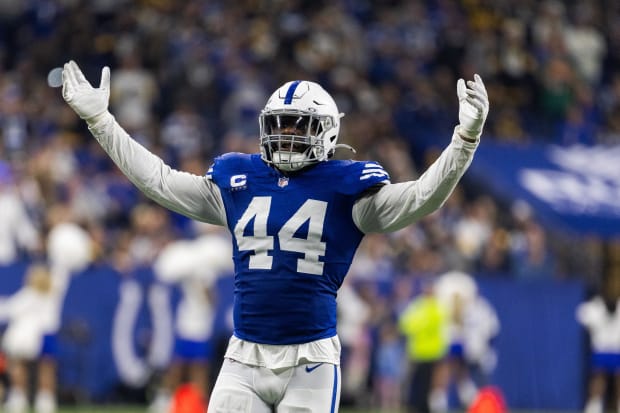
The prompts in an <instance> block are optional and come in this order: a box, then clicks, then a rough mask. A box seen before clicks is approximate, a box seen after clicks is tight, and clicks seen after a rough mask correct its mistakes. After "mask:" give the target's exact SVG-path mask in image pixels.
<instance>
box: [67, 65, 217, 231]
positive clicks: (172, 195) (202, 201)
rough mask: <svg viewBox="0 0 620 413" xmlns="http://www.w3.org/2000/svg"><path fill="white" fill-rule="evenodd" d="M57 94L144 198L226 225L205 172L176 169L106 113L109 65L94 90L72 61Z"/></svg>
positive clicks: (108, 91) (196, 217) (202, 219)
mask: <svg viewBox="0 0 620 413" xmlns="http://www.w3.org/2000/svg"><path fill="white" fill-rule="evenodd" d="M62 78H63V86H62V96H63V98H64V100H65V101H66V102H67V103H68V104H69V106H70V107H71V108H72V109H73V110H74V111H75V112H76V113H77V114H78V116H79V117H80V118H82V119H84V120H85V121H86V123H87V124H88V129H89V130H90V132H91V133H92V134H93V136H94V137H95V139H97V141H98V142H99V144H101V146H102V148H103V149H104V150H105V151H106V152H107V153H108V155H109V156H110V158H111V159H112V160H113V161H114V163H115V164H116V165H117V166H118V167H119V168H120V170H121V171H122V172H123V173H124V174H125V175H126V176H127V178H128V179H129V180H130V181H131V182H132V183H133V184H134V185H136V186H137V187H138V188H139V189H140V190H141V191H142V192H143V193H144V194H145V195H146V196H148V197H149V198H151V199H153V200H154V201H156V202H157V203H159V204H161V205H162V206H164V207H166V208H168V209H170V210H172V211H175V212H178V213H180V214H183V215H186V216H188V217H190V218H193V219H196V220H199V221H204V222H208V223H211V224H216V225H225V224H226V213H225V210H224V206H223V201H222V196H221V194H220V190H219V188H218V187H217V186H216V185H215V184H214V183H213V182H212V181H211V180H209V179H207V178H206V177H204V176H197V175H193V174H190V173H187V172H181V171H177V170H175V169H172V168H170V167H169V166H168V165H166V164H165V163H164V162H163V161H162V160H161V159H160V158H159V157H157V156H155V155H154V154H152V153H151V152H149V151H148V150H147V149H146V148H145V147H144V146H142V145H140V144H139V143H138V142H136V141H135V140H133V139H132V138H131V137H130V136H129V134H127V132H125V130H123V128H122V127H121V126H120V125H119V124H118V123H117V122H116V120H115V119H114V116H112V114H111V113H110V112H109V111H108V102H109V98H110V69H109V68H108V67H104V68H103V70H102V72H101V82H100V84H99V87H98V88H94V87H92V86H91V84H90V83H89V82H88V80H86V78H85V77H84V74H83V73H82V71H81V70H80V68H79V67H78V65H77V64H76V63H75V62H74V61H70V62H69V63H66V64H65V65H64V68H63V72H62Z"/></svg>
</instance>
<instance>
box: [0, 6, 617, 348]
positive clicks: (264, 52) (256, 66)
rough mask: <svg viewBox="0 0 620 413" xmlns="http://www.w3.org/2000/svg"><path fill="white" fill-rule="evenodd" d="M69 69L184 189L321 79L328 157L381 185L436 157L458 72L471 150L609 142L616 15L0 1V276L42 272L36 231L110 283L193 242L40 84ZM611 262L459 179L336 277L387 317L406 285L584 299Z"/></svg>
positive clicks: (595, 244) (604, 244)
mask: <svg viewBox="0 0 620 413" xmlns="http://www.w3.org/2000/svg"><path fill="white" fill-rule="evenodd" d="M69 59H74V60H76V61H77V62H78V64H79V65H80V66H81V67H82V68H83V70H84V71H85V73H86V75H87V77H88V79H89V80H90V81H91V82H92V83H94V84H98V82H99V76H100V69H101V67H102V66H103V65H109V66H110V67H111V69H112V85H111V88H112V90H111V112H112V113H113V114H114V115H115V116H116V118H117V120H118V121H119V123H120V124H121V125H122V126H123V127H124V128H125V129H126V130H127V131H128V132H129V133H130V135H131V136H132V137H133V138H134V139H136V140H138V141H139V142H141V143H142V144H144V145H145V146H147V147H148V148H149V149H150V150H152V151H154V152H155V153H157V154H158V155H160V156H161V157H162V158H164V159H165V160H166V162H167V163H168V164H170V165H171V166H173V167H175V168H177V169H181V170H185V171H188V172H192V173H195V174H198V175H202V174H204V173H205V172H206V171H207V169H208V167H209V165H210V163H211V160H212V159H213V157H214V156H217V155H218V154H220V153H223V152H227V151H241V152H256V151H257V150H258V137H257V132H258V124H257V117H258V114H259V112H260V110H261V109H262V107H263V105H264V103H265V101H266V99H267V97H268V96H269V94H270V93H271V92H272V91H273V90H275V88H277V87H278V86H279V85H281V84H282V83H284V82H285V81H288V80H290V79H312V80H316V81H318V82H319V83H321V84H322V85H323V86H324V87H325V88H326V90H328V91H329V92H330V93H331V94H332V95H333V96H334V97H335V99H336V101H337V103H338V105H339V108H340V110H341V111H342V112H345V113H346V116H345V118H344V121H343V130H342V134H341V138H340V142H344V143H347V144H350V145H352V146H353V147H355V148H356V149H357V151H358V152H357V155H355V157H356V159H373V160H377V161H379V162H380V163H382V164H383V166H384V167H385V169H386V170H388V171H389V173H390V175H391V178H392V181H401V180H407V179H415V178H416V177H417V176H418V175H419V174H420V173H422V172H423V171H424V170H425V168H426V166H427V165H428V164H429V163H430V162H432V160H433V159H435V158H436V156H437V155H438V151H439V150H440V149H441V148H442V147H444V146H445V144H446V143H447V142H448V140H449V139H450V137H451V134H452V130H453V127H454V125H455V124H456V122H457V112H458V102H457V99H456V80H457V79H458V78H459V77H466V78H471V76H472V75H473V73H479V74H480V75H481V76H482V78H483V79H484V80H485V83H486V85H487V88H488V90H489V95H490V101H491V115H490V116H489V121H488V124H487V127H486V129H485V132H484V134H483V138H482V139H483V144H484V140H498V141H506V142H513V143H514V144H519V145H526V144H528V143H529V142H536V141H543V142H548V143H556V144H560V145H569V144H575V143H582V144H617V143H618V142H620V70H618V67H620V3H619V2H617V1H615V0H596V1H591V0H588V1H585V0H584V1H565V2H563V1H558V0H543V1H538V0H519V1H513V0H419V1H398V0H386V1H380V2H379V1H375V2H373V1H368V0H355V1H354V0H338V1H304V0H297V1H282V0H245V1H222V0H210V1H207V0H194V1H184V2H176V1H172V0H142V1H129V0H92V1H80V0H36V1H35V0H33V1H21V0H5V1H0V210H1V211H2V213H1V214H0V264H3V265H4V264H9V263H11V262H14V261H16V260H20V259H26V260H32V259H38V258H41V257H42V256H43V255H44V254H45V252H44V248H43V244H44V241H43V240H44V239H45V237H46V236H47V233H48V231H49V230H50V228H52V227H53V226H54V225H56V224H57V223H59V222H65V221H72V222H77V223H79V224H80V225H81V226H82V227H84V228H86V229H87V230H88V232H89V233H90V236H91V237H92V238H93V240H94V244H95V245H96V251H97V258H98V259H99V260H105V261H107V262H109V263H111V264H112V265H113V266H115V267H116V268H118V269H119V270H121V271H125V270H128V269H131V268H133V267H136V266H142V265H150V264H151V263H152V262H153V261H154V259H155V258H156V257H157V255H158V253H159V252H160V251H161V249H162V248H163V247H164V246H165V245H167V244H168V243H169V242H171V241H172V240H175V239H179V238H191V237H195V236H197V235H198V232H197V230H196V228H195V226H194V225H192V223H191V222H190V221H189V220H188V219H185V218H183V217H180V216H178V215H176V214H174V213H171V212H168V211H167V210H165V209H163V208H161V207H159V206H156V205H154V204H153V203H151V202H150V201H149V200H147V199H146V198H145V197H144V196H143V195H141V194H140V193H139V192H138V191H137V190H136V189H135V188H134V187H133V186H132V184H131V183H130V182H129V181H128V180H127V179H126V178H125V177H124V176H122V175H121V174H120V172H119V171H118V170H117V169H116V167H115V166H114V165H113V164H112V163H111V161H110V160H109V159H108V157H107V156H105V154H104V153H103V151H102V150H101V149H100V148H99V146H98V144H97V143H96V142H95V141H94V139H92V138H91V136H90V134H89V133H88V131H87V130H86V128H85V126H84V125H83V123H82V122H80V121H79V120H78V118H77V117H76V116H75V115H74V113H73V112H72V111H71V109H69V108H68V106H67V105H65V104H64V102H63V101H62V99H61V96H60V90H59V89H56V88H52V87H50V84H51V85H53V84H54V81H55V79H54V76H53V73H52V75H50V78H49V79H48V74H49V73H50V71H52V69H54V68H55V67H59V66H62V64H63V63H64V62H66V61H68V60H69ZM56 74H57V73H56ZM56 80H57V79H56ZM348 155H349V154H342V156H348ZM339 156H340V155H339ZM474 162H475V161H474ZM619 248H620V242H617V241H613V240H612V241H609V240H602V239H599V238H597V237H584V238H582V239H578V240H572V239H568V237H566V236H564V235H563V234H558V233H556V232H555V231H554V230H553V229H552V228H543V226H542V225H541V224H540V223H539V222H538V220H537V217H536V213H535V211H534V210H532V209H531V208H530V207H529V206H528V205H527V204H524V203H516V204H513V205H506V204H505V203H503V202H502V201H501V200H499V199H496V198H494V197H493V196H491V195H489V193H487V192H486V191H485V190H484V188H481V187H480V186H479V185H477V184H476V183H475V182H471V181H468V179H467V177H466V178H465V180H464V182H463V184H462V185H460V186H459V187H458V188H457V190H456V191H455V193H454V195H453V196H452V197H451V198H450V200H449V201H448V202H447V204H446V205H445V206H444V207H443V208H442V209H441V210H440V211H439V212H437V213H435V214H433V215H432V216H430V217H428V218H426V219H424V220H423V221H421V222H419V224H417V225H414V226H411V227H409V228H407V229H405V230H402V231H399V232H398V233H395V234H392V235H389V236H386V235H371V236H369V237H367V239H365V241H364V243H363V244H362V246H361V249H360V250H359V252H358V254H357V257H356V260H355V262H354V265H353V267H352V268H351V272H350V278H351V280H352V281H353V282H354V283H355V284H356V286H358V287H359V286H362V287H361V288H360V290H361V291H360V293H361V296H362V297H364V298H365V299H366V300H368V301H370V302H373V300H377V298H375V295H376V294H375V293H374V292H372V291H365V290H364V289H363V286H364V285H365V284H364V281H367V280H369V281H379V282H380V281H385V280H391V284H392V285H393V288H392V290H391V292H390V294H392V295H393V297H391V299H390V300H389V301H388V302H389V303H390V305H391V306H394V307H399V306H400V307H399V309H400V310H402V309H403V308H404V307H405V304H406V303H407V301H408V299H409V298H410V296H411V289H410V287H409V286H410V285H411V281H412V280H414V279H417V278H423V277H425V276H428V275H433V274H439V273H443V272H446V271H448V270H461V271H466V272H469V273H473V274H477V275H491V276H500V277H512V278H523V279H535V278H544V277H546V278H558V279H566V278H579V279H582V280H584V281H585V282H586V283H587V284H588V286H589V287H591V288H592V289H595V288H597V287H598V286H600V285H601V283H602V278H603V274H604V273H606V272H614V273H618V274H620V262H616V261H617V260H616V261H614V259H613V257H618V256H620V255H619V254H617V253H616V251H618V249H619ZM371 307H372V306H371ZM374 308H382V307H381V306H374ZM375 316H376V315H375ZM393 333H394V332H393V331H391V330H389V329H388V328H386V329H385V331H382V334H385V335H386V337H388V338H389V337H390V334H393Z"/></svg>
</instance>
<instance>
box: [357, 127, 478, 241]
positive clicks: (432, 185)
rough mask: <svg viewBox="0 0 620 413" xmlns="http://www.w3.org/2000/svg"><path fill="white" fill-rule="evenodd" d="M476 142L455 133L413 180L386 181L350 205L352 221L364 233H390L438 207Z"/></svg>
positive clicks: (463, 167) (469, 157) (466, 164)
mask: <svg viewBox="0 0 620 413" xmlns="http://www.w3.org/2000/svg"><path fill="white" fill-rule="evenodd" d="M477 146H478V142H465V141H464V140H463V139H461V138H460V137H459V136H458V134H457V133H456V132H455V133H454V134H453V135H452V141H451V143H450V145H448V147H447V148H446V149H445V150H444V151H443V152H442V154H441V155H440V156H439V158H437V160H436V161H435V162H434V163H433V164H432V165H431V166H430V167H429V168H428V169H427V170H426V172H425V173H424V174H423V175H422V176H421V177H420V178H419V179H418V180H415V181H408V182H402V183H395V184H387V185H384V186H383V187H381V189H380V190H379V191H378V192H377V193H375V194H373V195H369V196H365V197H361V198H360V199H358V200H357V201H356V203H355V205H354V206H353V220H354V222H355V224H356V225H357V227H358V228H359V229H360V230H361V231H362V232H364V233H371V232H392V231H397V230H399V229H401V228H404V227H406V226H408V225H410V224H412V223H413V222H415V221H417V220H418V219H420V218H422V217H424V216H425V215H428V214H430V213H432V212H434V211H436V210H437V209H439V208H440V207H441V206H442V205H443V204H444V203H445V202H446V200H447V199H448V197H449V196H450V194H451V193H452V191H453V190H454V188H455V187H456V184H457V183H458V181H459V180H460V179H461V177H462V176H463V174H464V173H465V171H466V170H467V168H468V167H469V165H470V164H471V161H472V159H473V155H474V152H475V150H476V148H477Z"/></svg>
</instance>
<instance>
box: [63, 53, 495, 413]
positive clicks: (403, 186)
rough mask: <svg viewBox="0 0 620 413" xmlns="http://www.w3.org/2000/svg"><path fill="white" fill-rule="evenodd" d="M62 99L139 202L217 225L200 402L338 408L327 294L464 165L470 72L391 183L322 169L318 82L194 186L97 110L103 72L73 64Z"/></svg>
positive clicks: (352, 165) (284, 102) (479, 120)
mask: <svg viewBox="0 0 620 413" xmlns="http://www.w3.org/2000/svg"><path fill="white" fill-rule="evenodd" d="M62 96H63V98H64V99H65V101H66V102H67V103H68V104H69V106H70V107H71V108H72V109H73V110H74V111H75V112H76V113H77V114H78V115H79V116H80V118H82V119H84V120H85V121H86V123H87V124H88V128H89V130H90V131H91V133H92V134H93V136H94V137H95V139H96V140H97V141H98V142H99V143H100V144H101V146H102V147H103V148H104V150H105V151H106V152H107V153H108V155H109V156H110V157H111V158H112V160H113V161H114V162H115V163H116V164H117V165H118V167H119V168H120V169H121V170H122V171H123V173H124V174H125V175H126V176H127V177H128V178H129V179H130V180H131V182H133V183H134V184H135V185H136V186H137V187H138V188H139V189H140V190H142V191H143V192H144V193H145V194H146V195H147V196H149V197H150V198H152V199H153V200H155V201H156V202H158V203H160V204H161V205H162V206H164V207H166V208H169V209H171V210H173V211H176V212H178V213H180V214H183V215H186V216H188V217H190V218H193V219H196V220H199V221H204V222H208V223H211V224H215V225H223V226H226V227H228V229H229V230H230V232H231V233H232V236H233V261H234V264H235V294H234V310H233V318H234V333H233V336H232V337H231V339H230V342H229V345H228V349H227V351H226V354H225V361H224V363H223V365H222V368H221V370H220V373H219V376H218V379H217V381H216V384H215V386H214V389H213V392H212V394H211V398H210V402H209V411H217V412H246V413H269V412H291V411H304V412H321V413H323V412H326V411H329V412H337V411H338V403H339V395H340V382H339V381H340V368H339V359H340V343H339V341H338V336H337V334H336V293H337V290H338V288H339V286H340V285H341V283H342V280H343V278H344V276H345V275H346V273H347V271H348V269H349V266H350V264H351V261H352V259H353V256H354V254H355V251H356V249H357V247H358V245H359V243H360V241H361V239H362V238H363V236H364V234H367V233H371V232H390V231H396V230H398V229H401V228H403V227H405V226H407V225H409V224H411V223H413V222H415V221H417V220H418V219H420V218H421V217H423V216H425V215H427V214H429V213H431V212H433V211H435V210H437V209H438V208H439V207H440V206H441V205H442V204H443V203H444V202H445V201H446V199H447V198H448V196H449V195H450V194H451V192H452V190H453V189H454V187H455V186H456V184H457V183H458V181H459V179H460V178H461V176H462V175H463V173H464V172H465V170H466V169H467V167H468V166H469V164H470V163H471V161H472V158H473V154H474V152H475V149H476V147H477V145H478V142H479V139H480V135H481V133H482V128H483V126H484V122H485V120H486V117H487V114H488V109H489V103H488V97H487V92H486V89H485V87H484V84H483V82H482V79H481V78H480V76H478V75H475V76H474V80H473V81H468V82H465V81H464V80H463V79H459V81H458V82H457V96H458V99H459V104H460V105H459V125H458V126H456V128H455V130H454V134H453V136H452V140H451V143H450V144H449V145H448V147H447V148H446V149H445V150H444V151H443V153H442V154H441V156H440V157H439V158H438V159H437V160H436V161H435V162H434V163H433V165H431V166H430V167H429V168H428V170H427V171H426V172H425V173H424V174H423V175H422V176H421V177H420V178H419V179H418V180H416V181H409V182H402V183H393V184H392V183H390V181H389V175H388V173H387V172H386V171H385V170H384V169H383V168H382V167H381V165H379V164H378V163H376V162H368V161H341V160H333V159H332V160H330V158H331V157H332V156H333V154H334V152H335V150H336V148H337V147H338V144H337V142H338V132H339V130H340V119H341V117H342V114H341V113H340V112H339V111H338V109H337V107H336V104H335V102H334V100H333V99H332V97H331V96H330V95H329V94H328V93H327V92H326V91H325V90H324V89H323V88H322V87H321V86H320V85H318V84H317V83H314V82H310V81H299V80H296V81H292V82H287V83H286V84H285V85H283V86H282V87H280V88H279V89H278V90H276V91H275V92H274V93H273V95H272V96H271V97H270V98H269V100H268V101H267V103H266V105H265V108H264V109H263V111H262V112H261V114H260V117H259V121H260V140H259V148H260V153H256V154H241V153H228V154H225V155H223V156H220V157H218V158H216V159H215V162H214V164H213V166H212V167H211V168H210V169H209V171H208V173H207V174H206V176H197V175H192V174H189V173H186V172H182V171H177V170H174V169H172V168H170V167H169V166H167V165H166V164H165V163H164V162H163V161H162V160H161V159H160V158H159V157H157V156H155V155H154V154H152V153H150V152H149V151H148V150H147V149H146V148H144V147H143V146H141V145H140V144H138V143H137V142H136V141H134V140H133V139H132V138H131V137H130V136H129V135H128V134H127V133H126V132H125V131H124V130H123V129H122V127H121V126H120V125H119V124H118V123H117V122H116V120H115V119H114V117H113V116H112V114H111V113H110V112H109V111H108V100H109V96H110V69H109V68H108V67H104V68H103V70H102V73H101V81H100V85H99V87H98V88H93V87H92V86H91V84H90V83H89V82H88V80H86V78H85V77H84V75H83V73H82V72H81V70H80V69H79V67H78V66H77V64H76V63H75V62H74V61H70V62H68V63H66V64H65V65H64V69H63V89H62Z"/></svg>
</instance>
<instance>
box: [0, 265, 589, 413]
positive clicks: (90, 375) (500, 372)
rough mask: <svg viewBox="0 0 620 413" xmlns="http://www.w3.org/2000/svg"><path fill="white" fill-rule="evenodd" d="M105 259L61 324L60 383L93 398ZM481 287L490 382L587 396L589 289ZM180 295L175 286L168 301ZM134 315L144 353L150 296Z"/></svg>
mask: <svg viewBox="0 0 620 413" xmlns="http://www.w3.org/2000/svg"><path fill="white" fill-rule="evenodd" d="M25 268H26V264H24V263H19V264H15V265H12V266H10V267H0V295H3V296H5V295H8V294H11V293H12V292H14V291H16V290H17V289H18V288H19V287H20V285H21V283H22V280H23V274H24V271H25ZM129 278H131V279H133V280H135V281H136V282H137V283H138V285H139V286H140V287H141V288H142V289H143V290H144V294H143V296H144V297H146V290H147V289H148V287H149V286H150V285H152V283H153V282H154V280H153V276H152V273H151V271H150V269H148V268H143V269H141V270H139V271H136V272H135V273H134V274H132V275H131V276H130V277H129ZM127 279H128V278H127V276H122V275H121V274H119V273H117V272H116V271H114V270H113V269H111V268H109V267H106V266H99V267H91V268H89V269H88V270H86V271H85V272H83V273H82V274H78V275H76V276H75V277H74V278H73V280H72V283H71V285H70V287H69V290H68V292H67V297H66V301H65V307H64V310H63V326H62V329H61V332H60V334H59V343H58V344H59V348H58V350H59V364H60V366H61V369H60V372H59V374H60V385H61V388H62V389H63V391H65V392H70V393H72V394H80V395H82V397H83V398H84V399H85V400H88V401H113V400H111V397H113V395H112V394H113V391H114V390H115V389H117V388H118V384H119V377H118V371H117V369H116V366H115V361H114V356H113V349H112V343H111V341H112V340H111V335H112V334H111V331H112V329H113V322H114V321H113V320H114V314H115V311H116V309H117V305H118V302H119V288H120V286H121V283H123V282H125V281H127ZM478 283H479V286H480V290H481V292H482V294H483V295H484V296H486V297H487V298H488V300H489V301H490V302H491V304H493V306H494V307H495V308H496V310H497V313H498V316H499V318H500V322H501V332H500V334H499V336H498V337H497V339H496V342H495V345H496V349H497V352H498V365H497V368H496V370H495V372H494V374H493V376H492V381H493V384H495V385H497V386H499V387H500V388H501V389H502V391H503V392H504V394H505V396H506V399H507V402H508V404H509V406H510V407H511V408H514V409H539V410H579V409H580V408H581V406H582V403H583V398H584V389H585V381H584V379H585V374H586V373H587V362H586V360H587V359H586V358H585V352H586V351H587V348H586V346H585V344H586V342H585V340H584V338H585V337H584V333H583V330H582V329H581V327H580V326H579V325H578V324H577V322H576V321H575V308H576V306H577V305H578V304H579V303H580V302H581V301H582V300H583V299H584V288H583V286H582V285H581V284H580V283H578V282H572V281H552V280H537V281H515V280H509V279H504V278H498V277H492V278H491V277H480V278H478ZM218 290H219V294H218V295H219V297H220V299H219V301H218V303H217V305H218V315H217V320H218V321H217V328H216V331H217V332H218V333H219V334H221V335H224V336H227V335H228V334H229V332H228V326H227V323H226V320H227V319H228V315H227V312H228V311H229V310H230V302H231V300H230V299H229V297H232V279H231V278H230V277H229V278H225V279H223V280H221V281H220V282H219V283H218ZM175 297H176V298H178V294H177V295H175V294H174V293H171V295H170V301H169V302H170V306H171V307H172V306H173V305H174V302H175V299H176V298H175ZM141 307H142V308H141V309H140V311H139V313H138V314H137V317H136V322H135V329H134V337H132V338H131V340H132V348H133V351H134V355H135V356H136V357H142V358H144V359H145V358H146V357H147V347H148V340H149V334H150V327H151V323H150V319H149V313H148V310H147V306H146V304H145V302H144V301H143V303H142V306H141Z"/></svg>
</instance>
